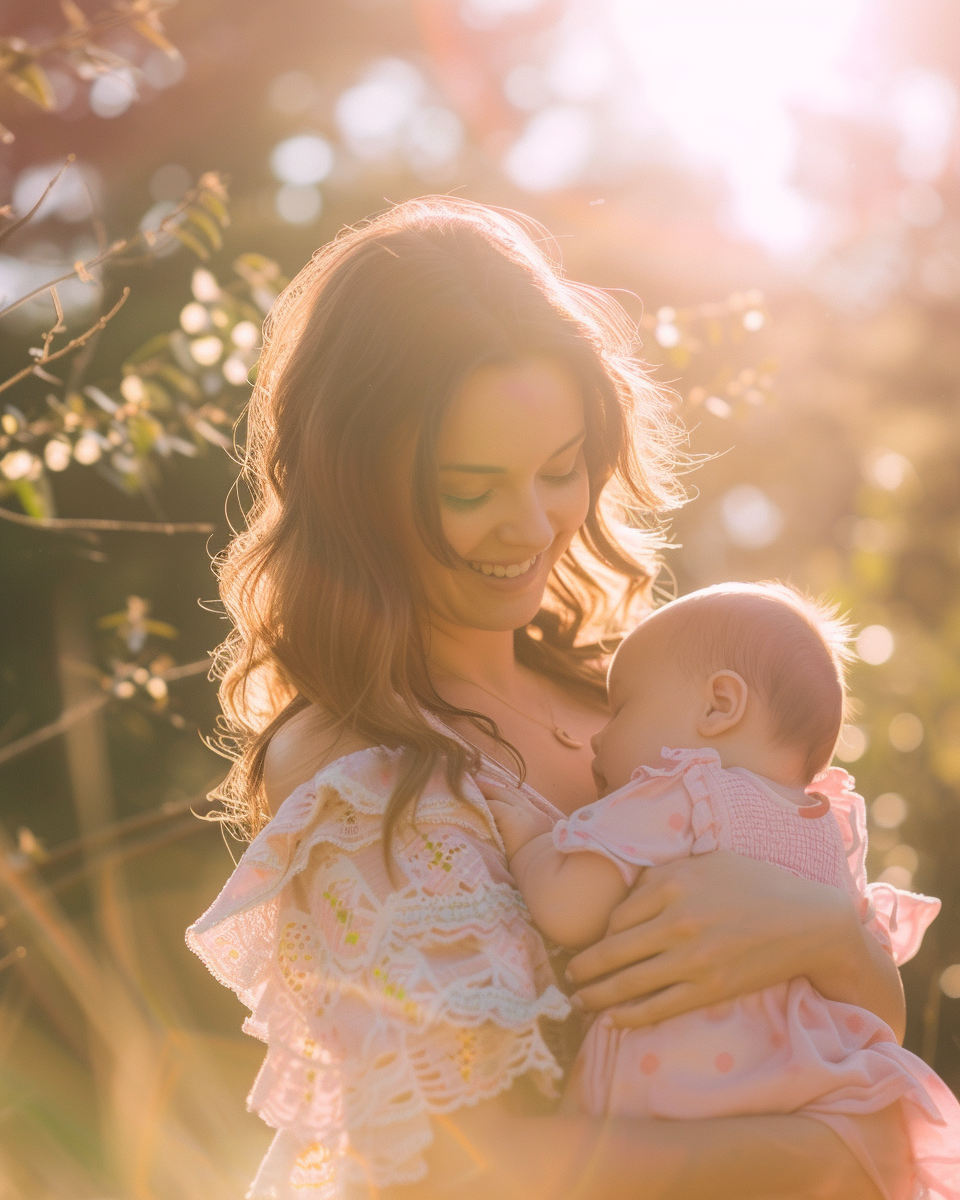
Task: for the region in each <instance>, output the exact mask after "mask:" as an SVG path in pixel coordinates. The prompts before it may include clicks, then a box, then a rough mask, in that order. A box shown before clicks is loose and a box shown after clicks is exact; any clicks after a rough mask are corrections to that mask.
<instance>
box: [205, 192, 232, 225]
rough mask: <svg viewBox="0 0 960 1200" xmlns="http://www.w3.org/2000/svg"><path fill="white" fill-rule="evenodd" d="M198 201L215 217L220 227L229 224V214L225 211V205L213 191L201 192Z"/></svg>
mask: <svg viewBox="0 0 960 1200" xmlns="http://www.w3.org/2000/svg"><path fill="white" fill-rule="evenodd" d="M198 203H199V204H202V205H203V207H204V208H205V209H206V210H207V212H209V213H210V214H211V215H212V216H214V217H216V219H217V220H218V221H219V222H220V225H221V226H222V227H225V226H227V225H229V224H230V214H229V213H228V212H227V206H226V205H225V204H224V202H223V201H222V200H221V199H220V197H219V196H216V195H214V193H213V192H202V193H201V194H200V197H199V200H198Z"/></svg>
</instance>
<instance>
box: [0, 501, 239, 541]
mask: <svg viewBox="0 0 960 1200" xmlns="http://www.w3.org/2000/svg"><path fill="white" fill-rule="evenodd" d="M0 520H4V521H12V522H13V523H14V525H26V526H27V527H28V528H29V529H49V530H51V531H52V532H54V533H69V532H70V531H71V530H74V529H76V530H90V531H92V532H94V533H166V534H173V533H213V532H214V530H215V528H216V526H215V525H210V524H208V523H207V522H205V521H109V520H101V519H99V518H97V517H28V516H27V515H26V513H18V512H12V511H11V510H10V509H9V508H2V507H0Z"/></svg>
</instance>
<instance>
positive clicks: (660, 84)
mask: <svg viewBox="0 0 960 1200" xmlns="http://www.w3.org/2000/svg"><path fill="white" fill-rule="evenodd" d="M610 4H611V7H612V13H613V17H614V23H615V29H616V31H617V33H618V35H619V37H620V39H621V44H622V46H623V48H624V51H625V53H627V54H628V55H629V56H630V57H631V59H632V60H633V62H634V63H635V64H636V66H637V68H638V69H639V74H640V77H641V83H642V87H643V91H644V97H645V100H646V103H647V104H648V105H649V106H650V108H652V110H653V112H654V113H655V115H656V116H657V117H658V118H659V119H660V121H661V122H662V123H663V125H664V126H665V127H666V129H667V131H668V132H669V133H670V134H671V135H672V137H673V138H674V139H676V141H677V143H678V144H679V147H680V148H681V149H682V151H684V152H685V154H686V155H687V156H689V159H690V160H692V161H693V162H695V163H698V164H702V163H703V162H714V163H717V164H719V165H720V166H721V167H722V168H723V170H724V172H725V174H726V176H727V178H728V181H729V183H730V187H731V190H732V193H733V213H732V223H733V225H734V227H735V229H736V230H737V231H738V232H740V233H741V234H746V235H747V236H749V237H752V238H755V239H757V240H759V241H762V242H764V243H766V244H767V245H769V246H770V247H771V248H772V249H778V250H784V251H790V250H794V249H797V248H799V247H801V246H802V245H804V244H805V243H806V242H807V241H808V240H809V238H810V237H811V235H812V234H813V232H814V227H815V223H816V213H815V212H814V210H813V209H812V208H811V207H810V206H809V205H808V204H807V202H806V201H804V200H803V198H802V197H800V196H799V195H798V194H797V193H796V192H794V191H793V189H792V188H791V187H790V186H789V185H788V183H787V179H788V176H789V171H790V168H791V163H792V157H793V152H794V138H795V134H794V129H793V126H792V123H791V119H790V115H789V106H790V104H791V102H793V101H796V100H801V101H805V102H808V103H811V104H813V105H814V106H818V105H819V106H825V105H828V106H830V107H835V106H837V105H838V104H839V105H842V103H843V101H844V94H845V89H846V87H847V86H848V85H847V84H846V82H845V80H844V78H843V75H842V74H841V63H842V58H843V55H844V52H845V51H847V50H848V48H849V45H850V42H851V40H852V37H853V34H854V32H855V28H856V25H857V21H858V19H859V17H860V14H861V12H862V10H863V8H864V0H777V2H776V3H770V0H724V3H723V4H718V3H717V2H716V0H671V2H670V3H664V2H663V0H610ZM638 115H639V114H638Z"/></svg>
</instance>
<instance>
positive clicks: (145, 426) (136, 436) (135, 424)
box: [127, 413, 163, 455]
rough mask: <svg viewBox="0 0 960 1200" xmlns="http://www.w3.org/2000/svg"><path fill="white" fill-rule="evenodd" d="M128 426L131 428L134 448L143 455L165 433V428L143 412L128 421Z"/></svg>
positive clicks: (147, 452) (148, 451)
mask: <svg viewBox="0 0 960 1200" xmlns="http://www.w3.org/2000/svg"><path fill="white" fill-rule="evenodd" d="M127 428H128V429H129V430H130V440H131V441H132V442H133V446H134V449H135V450H136V452H137V453H138V454H141V455H143V454H149V453H150V451H151V450H152V449H153V447H154V444H155V443H156V440H157V438H158V437H159V436H160V435H161V434H162V433H163V429H162V427H161V426H160V424H159V423H158V422H157V421H154V420H152V419H151V418H150V417H147V416H144V415H143V414H142V413H140V414H138V415H137V416H134V417H131V418H130V419H129V421H127Z"/></svg>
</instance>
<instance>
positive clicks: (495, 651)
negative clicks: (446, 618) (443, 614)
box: [428, 622, 519, 696]
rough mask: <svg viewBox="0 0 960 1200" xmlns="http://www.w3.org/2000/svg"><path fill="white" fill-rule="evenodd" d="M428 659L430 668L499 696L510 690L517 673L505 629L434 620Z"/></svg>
mask: <svg viewBox="0 0 960 1200" xmlns="http://www.w3.org/2000/svg"><path fill="white" fill-rule="evenodd" d="M428 659H429V665H430V668H431V670H437V671H440V672H446V673H447V674H448V675H453V676H454V677H455V678H457V679H464V680H466V681H467V682H468V683H476V684H479V685H480V686H481V687H484V688H489V689H490V690H491V691H492V692H494V693H495V694H498V695H501V696H508V695H509V694H510V692H511V691H512V690H513V689H514V687H515V686H516V682H517V678H518V673H519V668H518V666H517V660H516V658H515V656H514V652H513V632H512V630H509V629H508V630H504V631H499V630H487V629H468V628H466V627H464V626H457V625H446V624H444V623H441V622H434V623H433V624H432V625H431V628H430V642H429V653H428Z"/></svg>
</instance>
